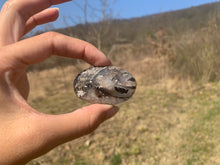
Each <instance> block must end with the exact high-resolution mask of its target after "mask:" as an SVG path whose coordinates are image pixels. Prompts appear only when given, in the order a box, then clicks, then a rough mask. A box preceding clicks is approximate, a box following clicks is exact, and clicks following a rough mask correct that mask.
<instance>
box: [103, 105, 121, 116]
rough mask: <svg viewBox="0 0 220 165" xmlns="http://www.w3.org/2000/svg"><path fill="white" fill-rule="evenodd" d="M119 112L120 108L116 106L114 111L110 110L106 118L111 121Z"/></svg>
mask: <svg viewBox="0 0 220 165" xmlns="http://www.w3.org/2000/svg"><path fill="white" fill-rule="evenodd" d="M118 111H119V108H118V107H116V106H114V107H113V108H112V109H110V110H109V111H108V112H107V115H106V118H107V119H109V118H111V117H113V116H114V115H115V114H116V113H117V112H118Z"/></svg>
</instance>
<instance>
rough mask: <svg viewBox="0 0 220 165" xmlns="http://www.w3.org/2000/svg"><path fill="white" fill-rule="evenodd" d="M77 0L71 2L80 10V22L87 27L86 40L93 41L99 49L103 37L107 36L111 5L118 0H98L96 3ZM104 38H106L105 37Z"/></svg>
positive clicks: (88, 0)
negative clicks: (81, 19)
mask: <svg viewBox="0 0 220 165" xmlns="http://www.w3.org/2000/svg"><path fill="white" fill-rule="evenodd" d="M79 1H80V0H78V1H77V0H73V3H74V4H75V5H76V6H77V7H78V8H79V9H80V10H81V11H82V14H83V16H82V17H81V18H83V21H81V22H82V23H83V24H84V25H87V26H88V27H89V32H88V34H87V40H89V41H91V42H94V43H95V44H96V46H97V48H98V49H100V50H101V49H102V44H103V42H102V41H103V38H105V37H106V36H107V34H108V33H109V31H110V28H111V25H112V20H113V17H114V13H113V10H112V7H113V5H114V4H115V3H116V2H117V1H118V0H98V1H97V3H98V5H97V4H96V5H95V4H94V1H93V2H92V1H91V0H83V3H82V1H80V2H79ZM88 18H90V19H88ZM105 39H106V40H107V37H106V38H105Z"/></svg>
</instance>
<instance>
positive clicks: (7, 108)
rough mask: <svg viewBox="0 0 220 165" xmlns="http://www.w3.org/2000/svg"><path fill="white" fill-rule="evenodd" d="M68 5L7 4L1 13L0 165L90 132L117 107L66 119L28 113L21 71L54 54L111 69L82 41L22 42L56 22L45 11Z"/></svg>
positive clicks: (51, 0) (44, 0)
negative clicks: (27, 34) (42, 25)
mask: <svg viewBox="0 0 220 165" xmlns="http://www.w3.org/2000/svg"><path fill="white" fill-rule="evenodd" d="M66 1H68V0H8V1H7V2H6V3H5V5H4V6H3V8H2V11H1V13H0V25H1V26H0V146H1V148H0V155H1V156H0V164H5V165H7V164H25V163H27V162H28V161H30V160H31V159H34V158H36V157H38V156H40V155H42V154H44V153H46V152H48V151H49V150H51V149H52V148H54V147H55V146H57V145H59V144H62V143H64V142H67V141H70V140H73V139H75V138H78V137H80V136H83V135H85V134H88V133H90V132H92V131H93V130H94V129H95V128H97V127H98V125H99V124H100V123H102V122H103V121H105V120H107V119H108V118H110V117H112V116H113V115H114V114H115V113H116V112H117V108H115V107H113V106H110V105H99V104H95V105H91V106H87V107H84V108H81V109H78V110H76V111H74V112H72V113H69V114H63V115H47V114H43V113H40V112H38V111H37V110H35V109H33V108H32V107H31V106H30V105H28V103H27V102H26V99H27V97H28V93H29V86H28V80H27V76H26V69H27V67H28V66H29V65H32V64H35V63H38V62H40V61H43V60H45V59H46V58H48V57H50V56H51V55H53V54H56V55H60V56H65V57H70V58H78V59H83V60H85V61H86V62H88V63H90V64H92V65H95V66H104V65H110V61H109V60H108V59H107V58H106V56H105V55H104V54H103V53H101V52H100V51H98V50H97V49H96V48H95V47H93V46H92V45H90V44H89V43H87V42H84V41H81V40H78V39H74V38H71V37H68V36H64V35H61V34H58V33H54V32H48V33H44V34H42V35H39V36H35V37H32V38H30V39H26V40H22V41H19V40H20V39H21V37H22V36H23V35H24V34H25V33H27V32H28V31H30V30H32V29H33V28H34V27H35V26H37V25H39V24H44V23H47V22H50V21H54V20H56V18H57V17H58V14H59V11H58V9H56V8H51V9H47V8H48V7H50V6H51V5H54V4H60V3H63V2H66Z"/></svg>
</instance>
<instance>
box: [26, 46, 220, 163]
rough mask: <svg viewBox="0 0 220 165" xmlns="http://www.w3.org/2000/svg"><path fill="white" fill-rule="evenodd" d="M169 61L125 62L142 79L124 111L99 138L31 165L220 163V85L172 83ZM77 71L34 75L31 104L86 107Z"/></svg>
mask: <svg viewBox="0 0 220 165" xmlns="http://www.w3.org/2000/svg"><path fill="white" fill-rule="evenodd" d="M127 53H129V50H128V49H127V50H126V51H125V52H124V54H125V55H126V54H127ZM121 58H122V57H121ZM165 61H166V59H165V58H145V59H142V60H136V61H134V60H130V61H127V63H126V62H124V63H122V62H120V64H118V65H119V66H120V67H123V68H125V69H127V70H129V71H130V72H131V73H132V74H133V75H134V76H135V77H136V78H137V83H138V88H137V91H136V93H135V95H134V96H133V98H132V99H131V100H129V101H127V102H125V103H122V104H120V105H118V106H119V107H120V112H119V113H118V114H117V115H116V116H115V117H114V118H113V119H111V120H109V121H107V122H105V123H104V124H102V125H101V126H100V127H99V128H98V129H97V130H96V131H95V132H94V133H92V134H90V135H88V136H85V137H82V138H80V139H77V140H75V141H72V142H69V143H66V144H63V145H61V146H58V147H57V148H55V149H54V150H52V151H51V152H49V153H48V154H46V155H44V156H42V157H40V158H38V159H36V160H33V161H32V162H30V163H29V165H87V164H88V165H119V164H122V165H127V164H129V165H142V164H143V165H168V164H169V165H176V164H178V165H218V164H220V136H219V135H220V130H219V127H220V120H219V118H220V110H219V108H220V83H219V82H214V83H204V84H202V85H198V84H197V85H195V84H193V83H192V82H191V81H190V80H187V79H185V80H179V79H177V78H169V77H168V76H167V75H168V74H167V70H169V66H168V65H166V64H165ZM80 67H81V69H84V68H87V67H89V65H87V64H84V63H81V64H80ZM78 72H79V67H75V66H66V67H63V68H60V67H58V68H53V69H48V70H43V71H34V72H29V79H30V82H31V84H30V85H31V91H32V92H31V94H30V98H29V102H30V104H31V105H32V106H33V107H35V108H36V109H38V110H39V111H42V112H45V113H50V114H61V113H68V112H71V111H74V110H75V109H77V108H79V107H81V106H85V105H87V103H85V102H84V101H81V100H79V99H78V98H76V96H75V95H74V92H73V88H72V82H73V80H74V77H75V76H76V75H77V73H78ZM156 73H157V75H155V74H156ZM155 76H156V77H155Z"/></svg>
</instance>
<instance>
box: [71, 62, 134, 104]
mask: <svg viewBox="0 0 220 165" xmlns="http://www.w3.org/2000/svg"><path fill="white" fill-rule="evenodd" d="M136 86H137V83H136V80H135V78H134V77H133V76H132V75H131V74H130V73H128V72H127V71H126V70H124V69H121V68H118V67H115V66H106V67H92V68H89V69H86V70H84V71H82V72H81V73H79V74H78V76H77V77H76V79H75V80H74V84H73V87H74V91H75V93H76V95H77V96H78V97H79V98H81V99H83V100H86V101H88V102H90V103H99V104H112V105H114V104H118V103H121V102H124V101H126V100H128V99H129V98H130V97H131V96H132V95H133V94H134V92H135V89H136Z"/></svg>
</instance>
